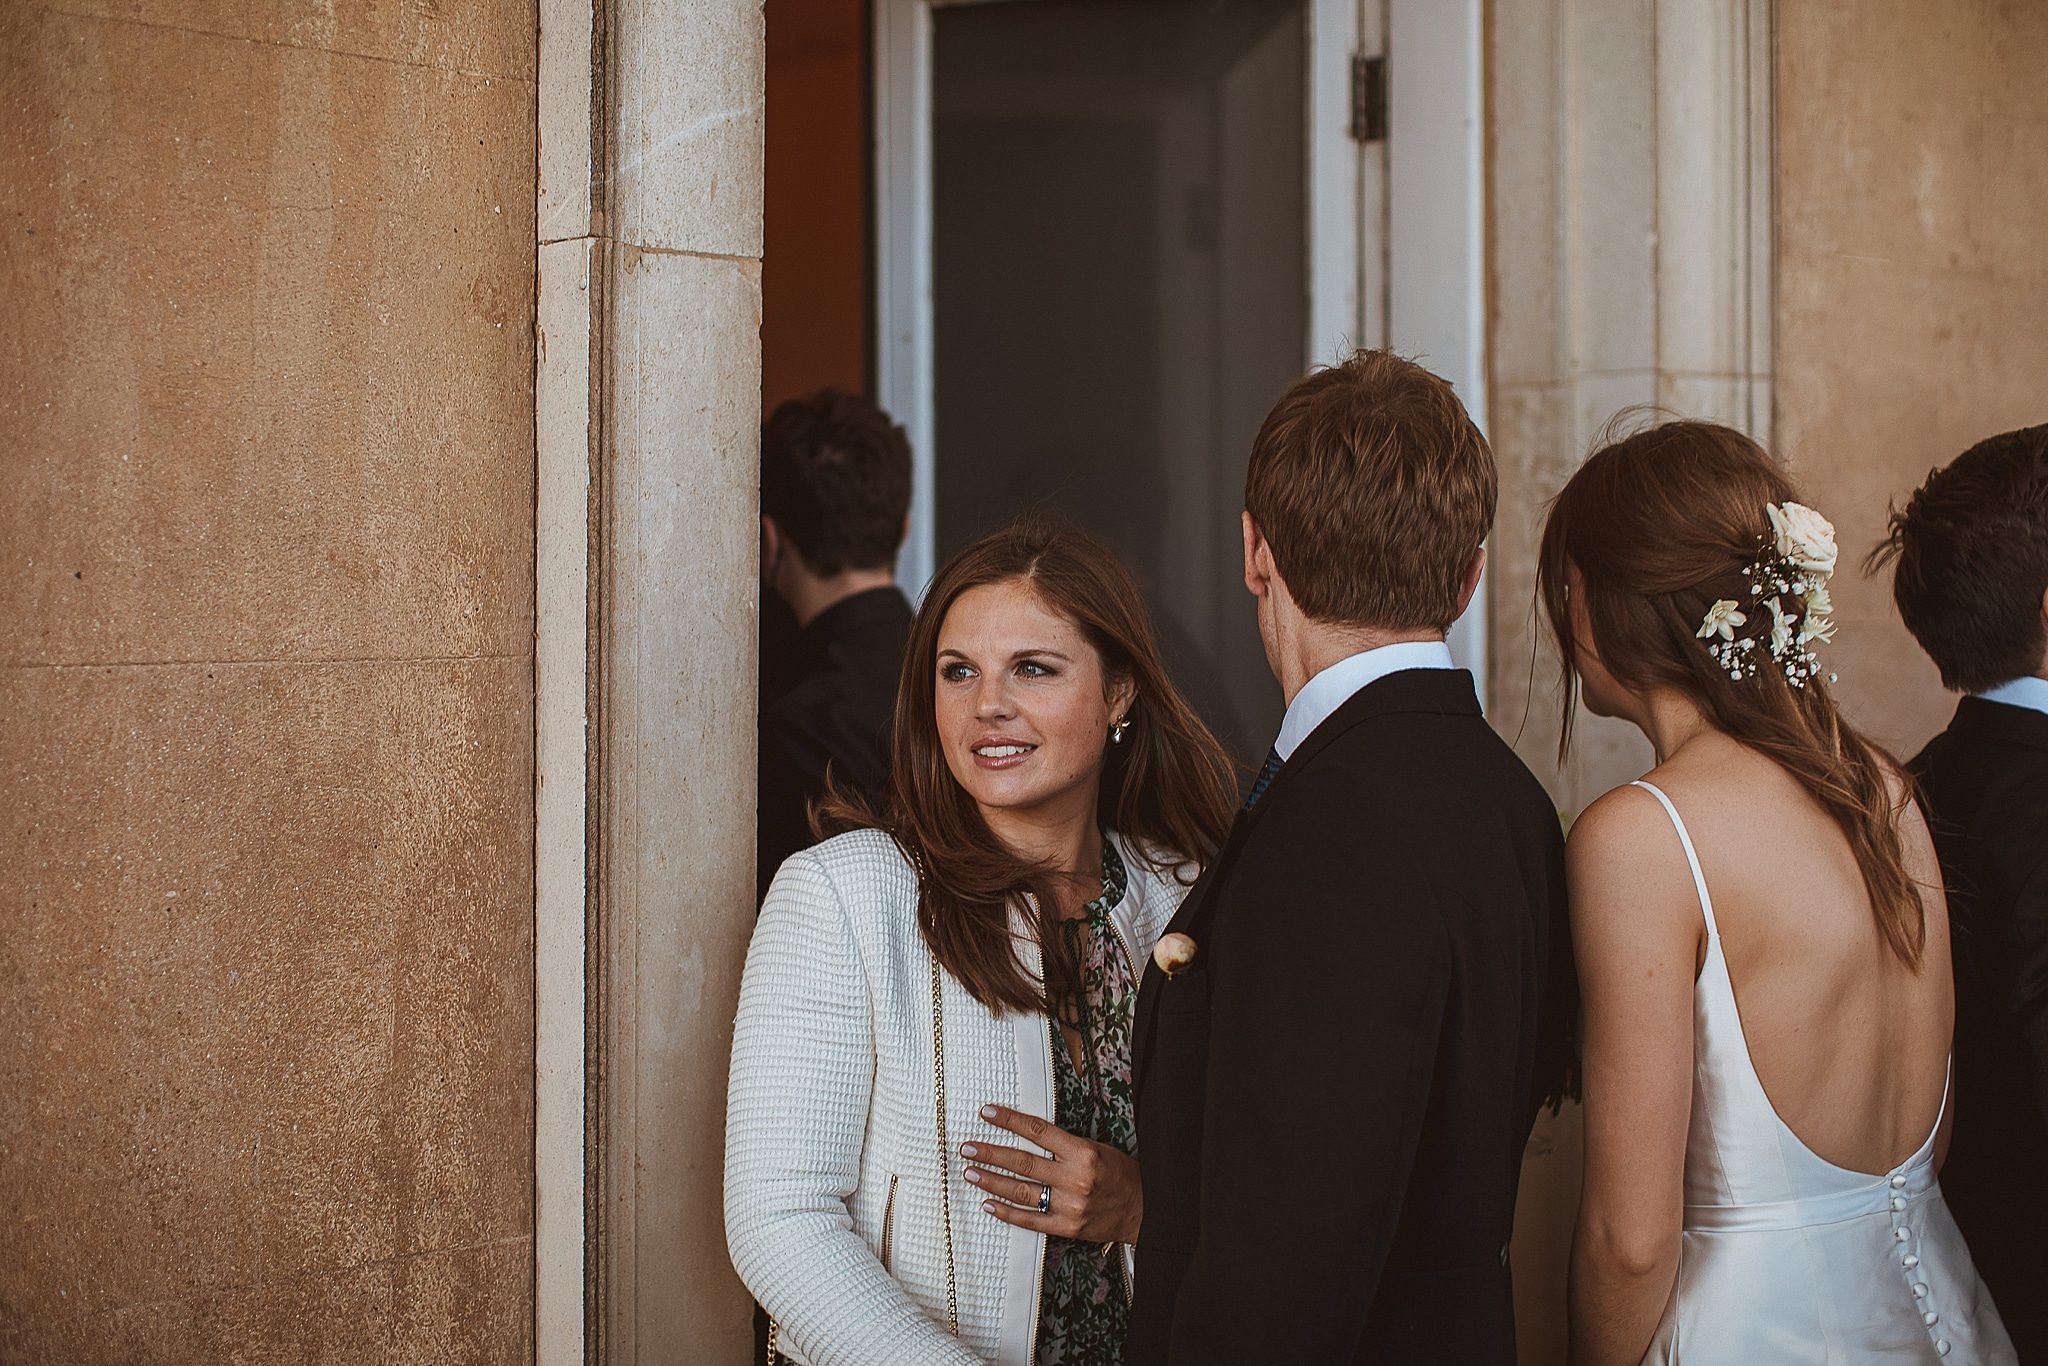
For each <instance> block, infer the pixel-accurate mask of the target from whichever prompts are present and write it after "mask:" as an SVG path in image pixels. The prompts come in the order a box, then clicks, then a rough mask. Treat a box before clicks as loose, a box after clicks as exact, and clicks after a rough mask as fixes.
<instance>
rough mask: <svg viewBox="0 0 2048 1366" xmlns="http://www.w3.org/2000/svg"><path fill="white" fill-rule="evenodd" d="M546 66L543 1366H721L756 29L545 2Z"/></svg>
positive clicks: (728, 1325)
mask: <svg viewBox="0 0 2048 1366" xmlns="http://www.w3.org/2000/svg"><path fill="white" fill-rule="evenodd" d="M540 39H541V66H540V92H539V121H540V152H539V160H540V187H539V199H538V215H537V222H538V235H539V238H540V265H539V280H538V282H537V289H538V294H539V297H540V301H541V313H540V339H539V340H540V344H539V348H538V356H539V361H538V365H537V371H536V378H535V427H536V434H537V438H538V441H539V444H540V467H541V479H540V506H539V508H538V510H537V514H538V515H537V528H538V529H537V533H536V536H537V544H536V578H537V582H536V602H537V604H538V613H539V618H538V622H537V631H538V634H539V645H538V653H537V663H536V680H535V681H536V688H537V692H538V704H537V718H538V719H537V722H536V725H537V741H538V744H539V754H538V762H537V779H536V781H537V793H536V802H537V809H538V813H539V814H538V821H539V831H538V839H537V843H536V849H537V852H536V869H535V874H536V905H535V916H536V953H537V965H536V980H537V995H538V1000H537V1006H538V1020H537V1026H536V1027H537V1031H538V1039H537V1041H536V1046H537V1066H536V1107H537V1118H536V1140H535V1141H536V1153H535V1158H536V1187H537V1189H536V1209H537V1229H538V1232H537V1238H536V1243H537V1250H536V1268H535V1270H536V1308H535V1343H536V1360H537V1361H539V1362H541V1363H546V1366H557V1364H558V1363H559V1364H560V1366H568V1364H569V1363H574V1362H581V1361H585V1360H603V1361H606V1362H611V1363H628V1364H629V1363H632V1362H636V1361H642V1360H644V1361H649V1362H666V1361H697V1360H707V1361H708V1360H740V1359H743V1358H744V1356H745V1355H746V1354H747V1353H748V1352H749V1350H750V1348H749V1345H748V1344H749V1342H750V1335H751V1327H750V1315H751V1308H750V1301H749V1300H748V1298H747V1296H746V1293H745V1291H744V1289H743V1288H742V1287H741V1286H740V1284H739V1281H738V1279H737V1278H736V1277H735V1276H734V1274H733V1272H732V1269H731V1266H730V1264H729V1262H728V1260H727V1257H726V1254H725V1237H724V1228H723V1220H722V1213H721V1208H720V1203H721V1202H720V1196H719V1190H720V1182H719V1179H718V1173H719V1170H720V1168H721V1165H722V1154H723V1129H724V1101H725V1067H726V1057H727V1052H728V1049H729V1045H730V1036H731V1027H732V1016H733V1012H734V1008H735V1005H736V1002H737V999H738V990H739V974H740V968H741V964H742V960H743V957H744V953H745V948H746V942H747V937H748V935H749V933H750V932H751V929H752V925H753V917H752V900H753V887H754V868H753V851H754V825H753V810H754V798H753V784H754V744H755V715H754V698H755V650H756V643H755V642H756V619H757V618H756V612H757V607H758V602H757V593H758V580H759V572H758V566H757V563H756V555H757V553H758V544H759V536H758V532H757V530H756V524H757V518H758V497H759V493H758V490H759V466H758V444H757V443H758V427H759V421H760V342H759V334H760V256H761V249H762V248H761V187H762V181H761V152H762V146H761V139H762V120H761V99H762V89H763V85H764V80H765V72H764V64H763V63H764V54H763V28H762V11H761V8H760V6H759V4H758V3H747V2H746V0H713V2H711V3H689V2H688V0H652V2H651V3H635V4H631V5H615V4H612V3H610V0H543V3H542V5H541V35H540ZM643 1207H644V1209H645V1211H646V1213H645V1214H643ZM643 1286H644V1287H647V1291H648V1293H646V1294H644V1295H643V1294H642V1293H641V1288H642V1287H643Z"/></svg>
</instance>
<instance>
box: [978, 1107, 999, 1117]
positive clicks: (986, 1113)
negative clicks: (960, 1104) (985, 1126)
mask: <svg viewBox="0 0 2048 1366" xmlns="http://www.w3.org/2000/svg"><path fill="white" fill-rule="evenodd" d="M981 1117H982V1118H983V1119H994V1118H995V1117H996V1107H995V1106H993V1105H984V1106H982V1107H981Z"/></svg>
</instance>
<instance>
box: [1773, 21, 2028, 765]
mask: <svg viewBox="0 0 2048 1366" xmlns="http://www.w3.org/2000/svg"><path fill="white" fill-rule="evenodd" d="M1777 8H1778V43H1777V47H1778V72H1777V100H1778V136H1777V185H1778V205H1779V213H1778V244H1777V255H1778V270H1777V286H1778V287H1777V308H1776V321H1777V348H1778V375H1777V387H1778V410H1777V411H1778V421H1777V444H1778V449H1779V451H1780V452H1781V453H1782V454H1784V455H1785V456H1786V457H1788V458H1789V459H1790V460H1791V462H1792V465H1793V469H1794V472H1795V473H1796V474H1797V475H1798V477H1799V478H1800V480H1801V481H1802V483H1803V484H1804V485H1805V486H1806V489H1807V492H1808V493H1809V494H1810V495H1811V497H1812V498H1813V500H1814V502H1815V503H1817V504H1818V505H1819V506H1820V507H1821V508H1822V509H1824V510H1825V511H1826V512H1827V513H1828V515H1829V516H1830V517H1832V518H1834V520H1835V522H1836V524H1837V525H1838V526H1839V528H1840V530H1841V536H1842V544H1843V547H1844V550H1845V551H1847V552H1850V553H1851V554H1853V555H1854V556H1855V557H1856V558H1858V559H1860V558H1861V556H1862V554H1863V552H1864V551H1865V550H1867V549H1868V548H1869V547H1870V545H1871V544H1872V543H1873V542H1875V541H1876V540H1877V539H1878V537H1879V536H1880V535H1882V534H1883V530H1884V522H1885V515H1886V508H1887V506H1888V504H1889V503H1890V501H1891V500H1892V499H1894V498H1896V499H1898V500H1899V501H1900V502H1901V503H1903V502H1904V500H1905V498H1906V496H1907V495H1908V494H1909V493H1910V492H1911V491H1912V489H1913V487H1914V486H1915V485H1917V484H1918V483H1919V482H1920V481H1921V480H1922V479H1924V478H1925V477H1926V476H1927V471H1928V470H1929V469H1930V468H1932V467H1933V466H1936V465H1942V464H1946V463H1947V462H1948V461H1950V460H1952V459H1954V458H1955V457H1956V456H1957V455H1960V454H1961V453H1962V452H1963V450H1964V449H1965V448H1966V447H1968V446H1970V445H1971V444H1972V443H1974V442H1975V441H1977V440H1978V439H1979V438H1981V437H1985V436H1989V435H1991V434H1992V433H1994V432H2001V431H2006V430H2008V429H2010V428H2013V427H2020V426H2026V425H2030V424H2033V423H2037V422H2042V421H2048V385H2044V383H2043V377H2044V376H2048V226H2044V225H2048V102H2044V101H2043V99H2042V97H2041V87H2040V72H2041V69H2042V64H2043V63H2044V62H2048V6H2043V5H2039V4H2033V3H2027V2H2026V0H2004V2H2003V3H2001V2H2000V0H1955V2H1954V3H1947V4H1941V5H1923V4H1916V3H1914V0H1882V2H1881V3H1871V2H1868V0H1855V2H1854V3H1852V2H1851V0H1779V3H1778V6H1777ZM1844 558H1845V560H1846V559H1848V558H1849V555H1845V556H1844ZM1834 599H1835V602H1836V604H1837V612H1836V616H1837V617H1838V619H1839V620H1840V621H1841V631H1840V633H1839V635H1838V636H1837V638H1836V643H1835V645H1834V647H1833V652H1832V656H1831V662H1832V663H1833V664H1834V667H1835V668H1836V669H1837V670H1838V671H1839V672H1840V674H1841V679H1842V681H1841V685H1840V687H1839V689H1838V692H1839V694H1840V696H1841V697H1842V699H1843V702H1844V704H1845V706H1846V707H1847V708H1848V710H1849V713H1850V715H1851V716H1852V717H1853V718H1854V719H1855V720H1856V721H1858V722H1859V723H1861V724H1862V725H1863V726H1864V727H1865V728H1866V729H1868V730H1869V731H1870V732H1871V734H1872V736H1873V738H1875V739H1877V740H1878V741H1879V742H1880V743H1883V744H1885V745H1888V746H1891V747H1892V748H1893V749H1894V750H1895V751H1897V752H1899V753H1901V754H1904V755H1910V754H1912V753H1913V752H1914V751H1915V750H1917V749H1918V748H1919V746H1920V745H1921V744H1923V743H1924V742H1925V741H1926V739H1927V737H1928V736H1929V735H1931V734H1933V733H1934V732H1935V731H1937V730H1939V729H1940V728H1941V727H1942V726H1944V725H1946V724H1947V722H1948V718H1949V715H1950V713H1951V712H1952V711H1953V710H1954V705H1955V704H1954V700H1953V698H1951V697H1950V696H1949V695H1948V694H1946V693H1944V692H1943V691H1942V689H1941V683H1940V680H1939V679H1938V678H1937V677H1936V675H1935V671H1934V666H1933V664H1931V663H1929V662H1928V660H1927V658H1926V656H1924V655H1923V654H1921V653H1920V650H1919V648H1918V647H1917V646H1915V645H1914V643H1913V639H1912V637H1911V636H1909V635H1908V634H1907V633H1906V629H1905V627H1903V626H1902V625H1900V624H1899V620H1898V615H1897V613H1896V612H1895V611H1894V610H1893V609H1892V605H1891V588H1890V581H1889V577H1888V576H1886V575H1880V576H1879V577H1878V578H1876V579H1875V580H1871V581H1867V582H1866V581H1864V580H1862V579H1861V578H1860V577H1859V576H1858V575H1857V574H1856V573H1854V572H1850V571H1848V570H1847V569H1845V571H1844V572H1843V573H1840V574H1838V575H1837V576H1836V589H1835V592H1834Z"/></svg>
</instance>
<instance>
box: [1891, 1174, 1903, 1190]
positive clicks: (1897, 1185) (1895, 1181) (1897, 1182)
mask: <svg viewBox="0 0 2048 1366" xmlns="http://www.w3.org/2000/svg"><path fill="white" fill-rule="evenodd" d="M1905 1185H1906V1174H1905V1173H1904V1172H1900V1173H1899V1174H1898V1175H1897V1176H1894V1177H1893V1178H1892V1189H1893V1190H1902V1189H1904V1188H1905Z"/></svg>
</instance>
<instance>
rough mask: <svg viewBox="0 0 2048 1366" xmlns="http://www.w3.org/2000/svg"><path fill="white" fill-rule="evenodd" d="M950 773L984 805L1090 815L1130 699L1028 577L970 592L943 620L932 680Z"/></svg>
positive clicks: (1124, 683)
mask: <svg viewBox="0 0 2048 1366" xmlns="http://www.w3.org/2000/svg"><path fill="white" fill-rule="evenodd" d="M932 692H933V709H934V711H935V713H936V717H937V722H938V733H939V743H940V745H941V746H942V747H943V748H944V750H945V755H946V766H947V768H948V769H950V770H951V771H952V774H953V780H954V781H955V782H957V783H959V784H960V786H961V787H963V788H965V789H966V790H967V794H968V795H969V796H970V797H972V798H974V800H975V802H976V803H977V804H979V805H980V806H981V807H982V809H983V811H984V812H987V813H991V814H993V813H995V812H1004V813H1008V814H1010V815H1018V816H1021V815H1028V814H1045V815H1055V814H1062V815H1071V814H1073V813H1072V812H1071V811H1068V810H1067V809H1066V808H1067V807H1069V806H1078V807H1082V808H1085V809H1086V810H1088V811H1092V810H1093V808H1094V804H1095V795H1096V791H1097V789H1098V787H1099V786H1100V783H1101V778H1102V759H1103V747H1104V745H1105V744H1106V743H1107V742H1108V738H1109V727H1110V725H1111V723H1112V722H1114V721H1116V720H1118V719H1119V718H1121V717H1122V716H1123V715H1124V713H1125V711H1126V709H1127V708H1128V707H1129V705H1130V701H1131V693H1132V685H1131V682H1130V680H1129V679H1127V678H1110V677H1107V676H1106V674H1105V672H1104V668H1103V662H1102V657H1101V655H1100V654H1098V653H1097V652H1096V649H1095V646H1094V645H1093V644H1092V643H1091V642H1090V641H1089V639H1088V637H1087V636H1086V635H1085V634H1083V633H1082V631H1081V628H1080V627H1079V626H1077V625H1075V624H1074V623H1073V622H1071V621H1069V620H1067V619H1066V618H1065V617H1063V616H1061V615H1059V614H1058V613H1057V612H1054V611H1053V610H1052V609H1051V608H1049V607H1047V606H1046V605H1045V603H1044V602H1043V601H1041V600H1040V599H1039V596H1038V594H1037V593H1035V592H1034V591H1032V589H1031V586H1030V583H1029V582H1028V581H1027V580H1024V579H1009V580H1006V581H1004V582H1002V583H992V584H984V585H982V586H981V587H978V588H970V589H968V590H967V591H966V592H964V593H962V594H961V595H960V596H959V597H957V598H955V599H954V600H953V605H952V607H951V608H950V609H948V610H947V612H946V618H945V620H944V621H943V622H941V623H940V625H939V639H938V657H937V661H936V668H935V669H934V678H933V682H932Z"/></svg>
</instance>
